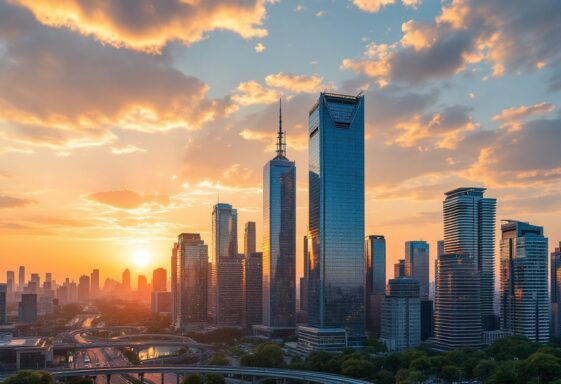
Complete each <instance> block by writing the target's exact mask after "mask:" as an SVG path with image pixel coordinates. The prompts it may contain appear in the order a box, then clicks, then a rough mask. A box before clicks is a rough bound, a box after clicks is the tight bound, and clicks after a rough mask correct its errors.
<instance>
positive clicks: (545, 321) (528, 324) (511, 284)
mask: <svg viewBox="0 0 561 384" xmlns="http://www.w3.org/2000/svg"><path fill="white" fill-rule="evenodd" d="M501 232H502V239H501V264H500V276H501V282H500V292H501V293H500V294H501V329H502V330H504V331H509V332H511V333H512V334H514V335H517V336H524V337H526V338H528V339H529V340H531V341H534V342H539V343H547V342H548V341H549V295H548V286H547V278H548V269H547V264H548V258H547V238H546V237H544V236H543V227H538V226H535V225H530V224H528V223H523V222H520V221H513V220H508V221H506V223H505V224H503V225H502V226H501Z"/></svg>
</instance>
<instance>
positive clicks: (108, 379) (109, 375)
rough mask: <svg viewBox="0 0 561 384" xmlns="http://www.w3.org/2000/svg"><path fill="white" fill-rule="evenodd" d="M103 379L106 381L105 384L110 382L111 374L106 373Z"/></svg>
mask: <svg viewBox="0 0 561 384" xmlns="http://www.w3.org/2000/svg"><path fill="white" fill-rule="evenodd" d="M105 381H106V382H107V384H111V374H110V373H109V374H107V375H105Z"/></svg>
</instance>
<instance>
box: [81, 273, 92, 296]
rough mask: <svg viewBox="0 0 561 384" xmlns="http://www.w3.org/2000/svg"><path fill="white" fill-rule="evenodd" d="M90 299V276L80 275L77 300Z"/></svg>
mask: <svg viewBox="0 0 561 384" xmlns="http://www.w3.org/2000/svg"><path fill="white" fill-rule="evenodd" d="M89 299H90V277H89V276H87V275H83V276H80V279H79V280H78V300H80V301H88V300H89Z"/></svg>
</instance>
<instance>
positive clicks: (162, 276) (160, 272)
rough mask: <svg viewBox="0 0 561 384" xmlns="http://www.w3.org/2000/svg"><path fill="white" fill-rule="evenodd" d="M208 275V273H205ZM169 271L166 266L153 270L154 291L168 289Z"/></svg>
mask: <svg viewBox="0 0 561 384" xmlns="http://www.w3.org/2000/svg"><path fill="white" fill-rule="evenodd" d="M205 275H206V274H205ZM167 279H168V277H167V272H166V270H165V269H164V268H156V269H154V270H153V271H152V291H153V292H165V291H167Z"/></svg>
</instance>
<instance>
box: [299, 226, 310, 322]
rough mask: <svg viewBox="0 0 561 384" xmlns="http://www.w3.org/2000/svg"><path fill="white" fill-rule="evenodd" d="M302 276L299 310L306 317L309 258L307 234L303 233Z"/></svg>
mask: <svg viewBox="0 0 561 384" xmlns="http://www.w3.org/2000/svg"><path fill="white" fill-rule="evenodd" d="M303 251H304V252H303V253H304V268H303V269H304V276H302V277H301V278H300V310H301V311H302V312H303V313H304V317H307V313H308V271H309V263H310V259H309V257H308V236H306V235H304V247H303Z"/></svg>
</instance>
